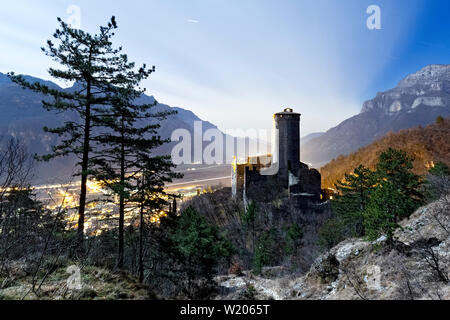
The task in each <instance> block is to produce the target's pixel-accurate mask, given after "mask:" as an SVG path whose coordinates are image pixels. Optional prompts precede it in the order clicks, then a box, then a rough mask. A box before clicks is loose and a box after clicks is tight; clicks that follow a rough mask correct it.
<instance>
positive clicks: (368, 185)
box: [332, 165, 376, 236]
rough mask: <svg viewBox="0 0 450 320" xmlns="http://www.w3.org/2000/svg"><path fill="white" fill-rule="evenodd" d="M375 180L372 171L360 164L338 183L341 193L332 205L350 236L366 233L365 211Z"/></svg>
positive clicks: (338, 189)
mask: <svg viewBox="0 0 450 320" xmlns="http://www.w3.org/2000/svg"><path fill="white" fill-rule="evenodd" d="M375 180H376V178H375V175H374V173H373V172H372V171H370V170H369V169H367V168H366V167H364V166H363V165H359V166H358V167H357V168H355V170H354V171H353V173H352V174H345V177H344V179H343V180H342V181H341V182H338V183H337V184H336V189H337V191H338V192H339V194H338V195H337V196H336V199H335V200H333V201H332V206H333V210H334V211H335V212H336V214H337V216H338V218H339V220H340V221H342V224H343V226H345V228H346V230H344V231H345V233H346V234H347V235H348V236H364V235H365V230H364V215H363V213H364V211H365V210H366V208H367V205H368V203H369V196H370V193H371V192H372V190H373V188H374V185H375Z"/></svg>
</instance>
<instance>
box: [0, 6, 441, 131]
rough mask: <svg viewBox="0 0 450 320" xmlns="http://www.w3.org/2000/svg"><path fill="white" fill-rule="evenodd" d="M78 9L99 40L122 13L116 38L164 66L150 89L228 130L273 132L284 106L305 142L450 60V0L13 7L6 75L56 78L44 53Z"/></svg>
mask: <svg viewBox="0 0 450 320" xmlns="http://www.w3.org/2000/svg"><path fill="white" fill-rule="evenodd" d="M71 5H76V6H78V7H79V8H80V10H81V15H80V18H81V20H80V21H81V27H82V28H83V29H86V30H88V31H91V32H95V31H97V27H98V25H100V24H105V23H106V22H107V21H108V19H109V18H110V16H111V15H115V16H116V19H117V22H118V25H119V29H118V31H117V36H116V38H115V40H114V42H115V43H116V44H117V45H122V46H123V47H124V51H125V52H126V53H127V54H128V55H129V57H130V59H132V60H134V61H136V62H138V63H142V62H146V63H147V64H148V65H155V66H156V68H157V72H156V73H154V74H152V76H151V77H150V79H148V80H146V82H145V83H144V86H145V87H146V88H147V92H148V93H149V94H152V95H154V96H155V97H156V98H157V99H158V101H160V102H162V103H166V104H169V105H172V106H179V107H183V108H186V109H190V110H192V111H193V112H195V113H196V114H197V115H198V116H199V117H201V118H203V119H205V120H208V121H211V122H213V123H215V124H217V125H218V126H219V128H220V129H223V130H225V129H249V128H255V129H260V128H270V127H271V125H272V122H271V121H272V118H271V114H272V113H274V112H277V111H279V110H281V109H282V107H285V106H290V107H293V108H294V110H295V111H297V112H300V113H302V125H301V130H302V135H303V134H307V133H310V132H314V131H323V130H327V129H329V128H330V127H332V126H335V125H337V124H338V123H339V122H340V121H342V120H344V119H346V118H348V117H350V116H352V115H354V114H357V113H358V112H359V111H360V109H361V105H362V103H363V102H364V101H365V100H367V99H370V98H372V97H373V96H375V94H376V93H377V91H383V90H387V89H389V88H391V87H393V86H395V85H396V84H397V82H398V81H400V80H401V79H402V78H403V77H405V76H406V75H407V74H409V73H412V72H415V71H417V70H419V69H420V68H422V67H424V66H425V65H427V64H433V63H443V64H446V63H449V60H450V59H449V58H450V1H446V0H442V1H438V0H426V1H425V0H396V1H393V0H391V1H381V0H370V1H366V0H346V1H337V0H335V1H331V0H330V1H325V0H314V1H312V0H308V1H306V0H303V1H302V0H280V1H269V0H220V1H219V0H189V1H187V0H151V1H133V0H128V1H103V0H96V1H92V0H91V1H84V0H69V1H65V0H52V1H31V0H30V1H24V0H15V1H9V2H8V3H2V6H1V10H0V48H1V50H0V71H1V72H8V71H15V72H18V73H26V74H31V75H34V76H37V77H41V78H45V79H49V77H48V75H47V73H46V70H47V68H48V67H49V66H50V64H51V61H50V60H49V58H48V57H46V56H45V55H43V54H42V52H41V51H40V47H41V46H42V45H44V44H45V41H46V39H48V38H49V37H50V36H51V34H52V33H53V31H54V30H55V28H56V27H57V21H56V17H57V16H60V17H61V18H63V19H65V20H67V19H68V18H69V16H70V14H69V13H68V12H67V9H68V7H69V6H71ZM369 5H378V6H379V7H380V9H381V29H380V30H369V29H368V28H367V26H366V20H367V18H368V17H369V14H367V13H366V9H367V7H368V6H369Z"/></svg>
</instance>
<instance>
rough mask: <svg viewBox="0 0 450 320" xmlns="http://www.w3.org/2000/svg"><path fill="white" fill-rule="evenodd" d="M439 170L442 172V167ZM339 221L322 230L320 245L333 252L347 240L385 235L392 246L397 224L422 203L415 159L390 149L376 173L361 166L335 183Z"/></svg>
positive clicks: (383, 155)
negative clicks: (336, 245) (348, 238)
mask: <svg viewBox="0 0 450 320" xmlns="http://www.w3.org/2000/svg"><path fill="white" fill-rule="evenodd" d="M436 170H437V171H442V170H444V171H445V169H443V167H442V166H441V165H440V166H439V168H438V169H436ZM336 188H337V190H338V191H339V195H338V196H337V197H336V200H334V201H333V209H334V210H335V213H336V218H334V219H331V220H329V221H328V222H327V223H325V224H324V225H323V226H322V228H321V230H320V231H319V243H320V244H321V246H322V247H323V248H325V249H330V248H331V247H332V246H334V245H335V244H337V243H338V242H339V241H341V240H342V239H344V238H346V237H352V236H366V237H367V239H368V240H375V239H377V238H378V237H380V236H381V235H385V236H386V237H387V239H388V241H389V243H391V244H392V242H393V240H394V239H393V234H394V231H395V229H396V228H398V222H399V221H400V220H401V219H403V218H406V217H408V216H409V215H410V214H412V213H413V212H414V211H415V210H416V209H417V208H418V207H419V206H420V205H421V204H422V203H423V193H422V190H423V189H422V179H421V177H420V176H418V175H416V174H415V173H414V172H413V159H412V158H411V157H410V156H408V154H407V153H406V152H404V151H402V150H395V149H392V148H388V149H387V150H385V151H384V152H382V153H381V154H380V156H379V161H378V163H377V164H376V167H375V171H371V170H369V169H367V168H365V167H364V166H362V165H359V166H358V167H357V168H355V169H354V171H353V173H352V174H345V179H344V180H343V181H342V182H340V183H337V184H336Z"/></svg>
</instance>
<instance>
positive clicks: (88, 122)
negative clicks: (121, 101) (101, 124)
mask: <svg viewBox="0 0 450 320" xmlns="http://www.w3.org/2000/svg"><path fill="white" fill-rule="evenodd" d="M86 96H87V100H88V102H87V104H86V116H85V120H84V142H83V159H82V162H81V191H80V203H79V207H78V230H77V238H78V249H80V250H81V251H83V240H84V211H85V207H86V193H87V188H86V183H87V177H88V172H87V171H88V161H89V142H90V132H91V103H90V97H91V83H90V82H88V83H87V89H86Z"/></svg>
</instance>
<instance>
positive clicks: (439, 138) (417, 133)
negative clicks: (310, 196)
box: [320, 118, 450, 188]
mask: <svg viewBox="0 0 450 320" xmlns="http://www.w3.org/2000/svg"><path fill="white" fill-rule="evenodd" d="M449 136H450V118H445V119H443V122H441V123H440V124H437V123H432V124H430V125H428V126H426V127H424V128H422V127H417V128H412V129H404V130H400V131H399V132H396V133H392V132H391V133H388V134H386V135H385V136H384V137H382V138H380V139H379V140H377V141H375V142H373V143H371V144H369V145H367V146H365V147H362V148H361V149H359V150H357V151H356V152H353V153H351V154H349V155H347V156H340V157H339V158H337V159H334V160H332V161H330V162H329V163H327V164H326V165H325V166H323V167H322V168H320V173H321V175H322V188H334V185H335V184H336V183H337V182H338V181H342V179H343V178H344V177H345V173H349V172H352V170H354V169H355V168H356V167H358V166H359V165H360V164H364V166H365V167H366V168H368V169H370V170H375V167H376V165H377V163H378V160H379V156H380V154H381V153H382V152H384V151H385V150H387V149H388V148H393V149H396V150H402V151H405V152H406V153H407V154H408V155H409V156H412V157H414V161H413V169H412V171H413V173H415V174H417V175H425V174H427V172H428V169H429V167H430V165H431V164H432V163H433V162H435V163H436V162H439V161H440V162H443V163H445V164H447V165H450V157H449V155H450V139H449V138H448V137H449Z"/></svg>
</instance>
